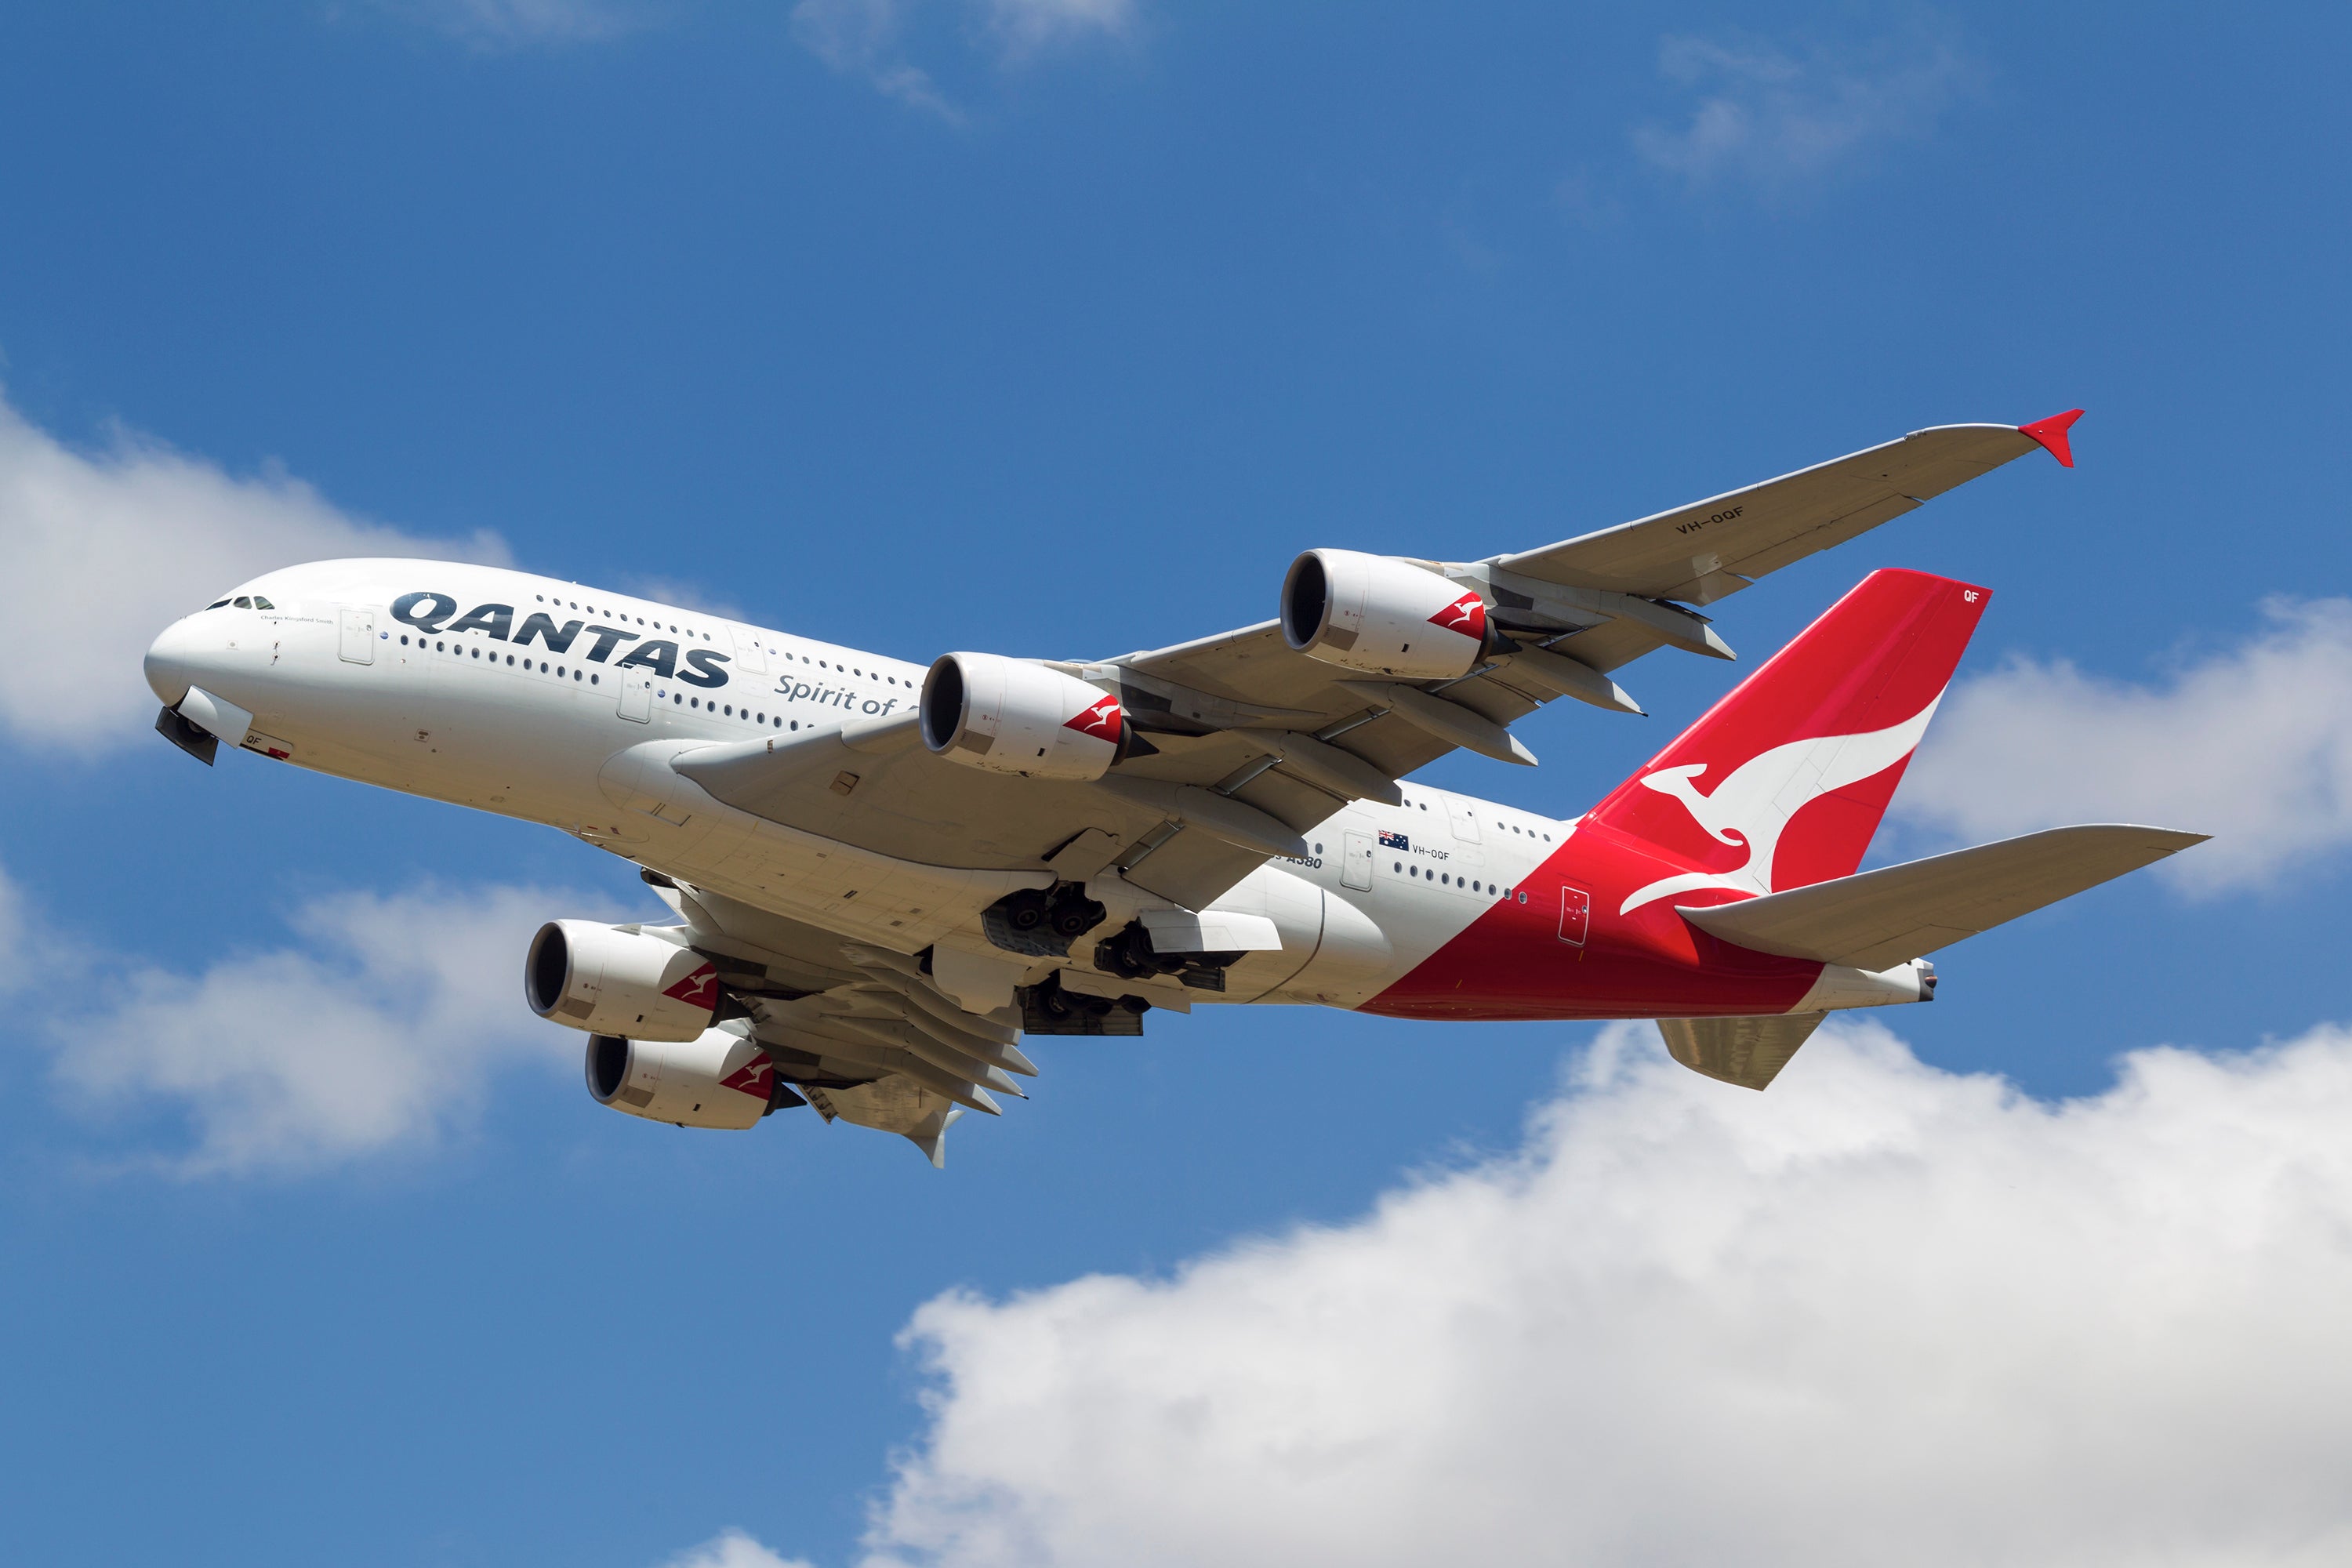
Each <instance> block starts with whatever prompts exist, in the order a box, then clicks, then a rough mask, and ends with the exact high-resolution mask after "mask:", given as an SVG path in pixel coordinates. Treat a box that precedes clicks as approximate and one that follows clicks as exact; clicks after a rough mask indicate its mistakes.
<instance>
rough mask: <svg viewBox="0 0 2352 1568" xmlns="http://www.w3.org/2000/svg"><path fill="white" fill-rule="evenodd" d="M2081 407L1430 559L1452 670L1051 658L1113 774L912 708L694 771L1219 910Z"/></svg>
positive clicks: (746, 803) (1932, 436) (743, 788)
mask: <svg viewBox="0 0 2352 1568" xmlns="http://www.w3.org/2000/svg"><path fill="white" fill-rule="evenodd" d="M2071 423H2072V416H2059V417H2058V418H2056V419H2053V420H2046V421H2043V422H2042V423H2041V424H2040V425H2038V426H2005V425H1954V426H1940V427H1937V428H1935V429H1930V430H1922V431H1918V432H1916V433H1914V434H1912V435H1910V436H1906V437H1903V438H1902V439H1901V440H1898V441H1890V442H1887V443H1885V445H1883V446H1878V447H1871V448H1870V449H1869V450H1867V451H1864V452H1858V453H1855V454H1853V456H1851V457H1847V458H1838V459H1837V460H1835V461H1833V462H1829V463H1823V464H1821V465H1819V466H1817V467H1815V468H1805V469H1801V470H1800V471H1798V472H1796V473H1793V474H1790V475H1787V476H1785V477H1784V478H1781V479H1772V480H1769V481H1767V482H1765V483H1763V484H1759V485H1754V486H1750V487H1748V489H1743V490H1736V491H1733V492H1731V493H1729V494H1727V495H1724V496H1717V497H1715V498H1712V499H1710V500H1705V501H1700V502H1696V503H1695V504H1693V505H1690V506H1685V507H1681V508H1677V509H1676V510H1673V511H1668V512H1661V513H1659V514H1657V515H1656V516H1654V517H1650V518H1644V519H1643V520H1641V521H1636V522H1630V523H1625V524H1622V525H1620V526H1618V527H1614V528H1608V529H1603V530H1601V531H1598V532H1594V533H1588V534H1584V535H1582V536H1580V537H1579V538H1576V539H1571V540H1569V541H1567V542H1564V543H1559V544H1554V545H1549V546H1547V547H1546V548H1544V549H1541V550H1532V551H1522V552H1516V553H1508V554H1502V555H1495V556H1490V557H1488V558H1486V560H1483V561H1475V562H1468V563H1436V562H1422V563H1416V564H1419V565H1422V566H1424V567H1428V568H1430V569H1432V570H1436V571H1442V572H1443V573H1444V574H1445V575H1446V576H1448V577H1450V578H1453V579H1454V580H1455V581H1456V582H1458V583H1460V584H1464V585H1465V586H1466V587H1468V588H1469V589H1471V590H1472V591H1475V592H1476V593H1478V594H1480V595H1482V596H1483V597H1484V598H1485V600H1486V603H1487V604H1488V605H1490V606H1492V609H1491V612H1490V614H1491V617H1492V619H1493V622H1494V624H1495V625H1496V626H1498V627H1500V628H1502V629H1503V630H1505V631H1506V632H1507V634H1508V638H1509V640H1508V641H1507V643H1505V644H1503V645H1502V647H1503V648H1504V650H1505V651H1502V652H1500V653H1499V654H1498V655H1497V656H1496V657H1494V658H1488V659H1486V661H1485V662H1483V663H1481V664H1480V665H1479V666H1478V667H1477V668H1474V669H1473V670H1472V671H1471V672H1470V673H1469V674H1468V675H1466V676H1465V677H1463V678H1461V679H1455V680H1451V681H1445V682H1395V681H1377V682H1376V681H1366V680H1363V679H1358V678H1355V677H1352V676H1350V675H1349V672H1348V671H1346V670H1343V669H1339V668H1335V667H1333V666H1331V665H1329V664H1326V663H1323V662H1321V661H1319V660H1317V659H1315V658H1309V657H1307V655H1305V654H1302V653H1298V652H1296V651H1294V650H1293V649H1292V648H1291V647H1289V646H1288V644H1287V643H1286V641H1285V640H1284V637H1283V635H1282V631H1281V628H1280V626H1279V624H1278V623H1277V622H1275V621H1265V622H1262V623H1260V624H1258V625H1256V626H1245V627H1243V628H1242V629H1240V630H1238V631H1233V632H1227V633H1223V634H1222V635H1220V636H1216V637H1203V638H1201V639H1199V640H1197V641H1194V642H1188V643H1180V644H1178V645H1176V646H1175V647H1164V648H1158V649H1152V650H1149V651H1142V652H1137V653H1131V654H1128V655H1126V656H1124V657H1121V658H1112V659H1107V660H1102V661H1099V662H1092V663H1062V664H1055V665H1054V666H1053V668H1057V669H1060V670H1062V671H1064V672H1065V673H1067V674H1070V675H1074V676H1076V677H1078V678H1079V679H1083V680H1087V681H1089V682H1092V683H1093V684H1095V685H1097V686H1098V687H1101V688H1103V689H1107V690H1109V691H1112V692H1114V693H1116V694H1117V695H1118V698H1119V699H1120V701H1121V704H1122V706H1123V707H1124V709H1125V710H1126V712H1127V714H1128V717H1129V721H1130V722H1131V723H1132V724H1133V725H1135V726H1136V727H1137V728H1138V729H1139V731H1142V732H1143V733H1144V734H1145V735H1146V736H1147V737H1148V740H1149V742H1150V745H1149V747H1147V748H1140V749H1139V752H1140V754H1132V755H1129V757H1128V758H1127V759H1126V760H1125V761H1123V762H1121V763H1119V764H1118V766H1117V767H1116V768H1115V769H1114V770H1113V772H1112V773H1110V774H1109V775H1108V776H1107V777H1106V778H1105V779H1103V780H1101V781H1099V782H1097V783H1091V784H1079V783H1066V782H1055V781H1050V780H1043V779H1028V778H1020V777H1013V776H1006V775H1000V774H992V773H982V772H979V771H977V770H973V769H970V768H966V767H964V766H962V765H961V764H960V763H954V762H950V761H948V760H946V759H944V758H942V757H940V756H937V755H934V754H932V753H931V752H929V751H927V750H926V749H924V748H923V747H922V746H920V745H919V744H918V743H917V733H916V731H915V728H914V724H913V718H912V716H911V715H902V716H899V717H898V718H896V719H889V720H880V721H855V722H852V723H850V724H848V725H845V727H844V728H843V729H842V730H841V731H835V732H826V733H824V734H821V735H816V736H810V737H803V738H801V739H798V740H794V741H781V742H780V741H775V740H765V741H754V742H745V743H742V744H740V745H734V746H714V747H709V748H706V749H704V750H702V751H698V752H691V753H689V754H688V755H686V756H684V757H681V758H680V759H679V760H678V761H677V763H676V764H675V765H676V767H677V771H678V772H680V773H685V774H687V775H688V777H691V778H693V779H694V780H696V781H697V782H698V784H701V785H702V787H703V788H705V789H706V790H708V791H709V793H710V794H711V795H715V796H716V797H718V798H719V799H720V800H722V801H726V802H727V803H729V804H730V805H736V806H738V807H740V808H741V809H743V810H746V811H750V812H752V813H754V814H756V815H759V816H765V817H768V818H769V819H771V820H772V821H776V822H780V823H783V824H786V825H788V826H793V827H797V828H801V829H803V830H805V831H808V832H812V833H816V834H821V835H823V836H824V837H830V838H835V839H838V840H841V841H844V842H846V843H850V844H854V845H856V846H858V847H861V848H866V849H871V850H875V851H877V852H878V853H882V854H887V855H891V856H896V857H898V858H902V859H907V860H912V861H918V862H921V863H924V864H928V865H934V866H953V867H966V868H1002V869H1022V870H1032V871H1034V870H1038V869H1045V870H1050V871H1052V872H1054V873H1055V875H1056V876H1058V877H1062V878H1066V879H1071V880H1083V879H1087V878H1089V877H1092V876H1095V875H1097V874H1098V873H1100V872H1101V871H1103V870H1104V869H1105V868H1116V869H1117V870H1118V872H1119V873H1120V874H1121V875H1122V876H1124V878H1125V879H1127V880H1128V881H1129V882H1130V883H1132V884H1134V885H1135V886H1137V887H1139V888H1140V889H1143V890H1145V891H1146V892H1148V893H1151V894H1154V895H1156V896H1158V897H1161V898H1165V899H1168V900H1171V901H1173V902H1175V903H1178V904H1181V905H1183V906H1185V907H1186V908H1190V909H1199V908H1201V907H1202V906H1203V905H1205V904H1206V903H1207V902H1209V901H1210V900H1213V899H1214V898H1215V897H1217V895H1218V894H1220V893H1222V892H1223V891H1224V890H1225V889H1229V888H1231V887H1232V886H1233V885H1234V883H1236V882H1238V881H1239V880H1240V879H1242V878H1244V877H1245V876H1247V875H1248V874H1249V872H1250V871H1251V870H1253V869H1254V868H1256V867H1257V866H1259V865H1262V864H1264V863H1265V861H1266V860H1267V859H1268V858H1271V857H1274V856H1276V855H1282V854H1304V853H1311V852H1312V841H1311V839H1310V838H1309V837H1307V836H1308V835H1311V834H1312V832H1313V831H1314V829H1315V828H1316V826H1318V824H1320V823H1322V822H1323V821H1325V820H1326V819H1327V818H1328V817H1329V816H1330V815H1331V814H1332V813H1333V812H1334V811H1336V810H1337V809H1339V806H1340V805H1342V804H1344V803H1345V802H1347V801H1349V800H1350V799H1388V800H1394V799H1396V798H1399V796H1398V795H1397V792H1396V786H1395V783H1394V781H1395V780H1397V779H1400V778H1402V777H1403V776H1405V775H1406V774H1408V773H1412V771H1413V770H1415V769H1417V768H1419V767H1422V766H1423V765H1424V764H1426V763H1429V762H1431V761H1433V760H1434V759H1435V758H1437V757H1440V756H1442V755H1444V753H1445V752H1449V751H1452V750H1454V748H1455V747H1457V746H1461V747H1467V748H1469V749H1472V750H1476V751H1480V752H1486V754H1489V755H1492V756H1496V757H1497V758H1501V759H1503V760H1506V761H1516V762H1525V763H1531V762H1533V761H1534V758H1533V757H1532V756H1531V755H1529V754H1528V752H1527V751H1526V749H1525V747H1523V746H1521V745H1520V744H1519V743H1518V742H1517V740H1516V739H1515V738H1514V737H1512V736H1511V734H1510V731H1509V726H1510V725H1511V723H1512V722H1513V721H1516V720H1517V719H1519V718H1521V717H1523V716H1524V715H1526V714H1528V713H1529V712H1532V711H1533V710H1535V709H1537V708H1538V707H1540V706H1542V705H1543V704H1545V703H1547V702H1549V701H1551V700H1554V699H1556V698H1559V697H1562V696H1569V697H1575V698H1577V699H1579V700H1582V701H1585V702H1588V703H1591V704H1593V705H1594V706H1598V707H1602V708H1608V709H1614V710H1623V711H1633V712H1639V711H1640V709H1639V708H1638V707H1637V706H1636V705H1635V704H1634V702H1633V699H1632V698H1630V697H1628V696H1627V695H1626V694H1625V692H1624V691H1623V690H1622V689H1620V688H1619V687H1618V686H1617V685H1616V684H1615V682H1614V681H1612V679H1609V678H1608V677H1609V672H1611V671H1614V670H1616V669H1619V668H1622V667H1623V666H1624V665H1626V664H1628V663H1630V662H1632V661H1633V660H1634V659H1636V658H1641V657H1642V656H1643V655H1644V654H1646V653H1649V652H1650V651H1652V650H1653V649H1654V648H1657V647H1666V646H1671V647H1680V648H1683V649H1685V650H1687V651H1691V652H1696V653H1702V654H1707V655H1712V656H1714V657H1718V658H1729V657H1731V650H1730V649H1729V648H1728V647H1726V646H1725V645H1724V643H1723V640H1722V639H1721V637H1718V636H1717V634H1716V633H1715V631H1714V630H1713V628H1712V627H1711V626H1709V624H1708V622H1707V620H1706V616H1701V615H1699V614H1697V613H1696V611H1693V610H1691V609H1688V608H1686V607H1685V606H1684V605H1679V604H1675V603H1672V602H1670V601H1674V600H1677V599H1679V600H1684V601H1686V602H1688V603H1691V604H1706V603H1711V602H1712V601H1714V600H1716V599H1719V598H1721V597H1723V596H1724V595H1727V594H1729V593H1733V592H1736V591H1737V590H1738V589H1739V588H1743V587H1746V586H1747V585H1748V584H1749V583H1751V582H1753V581H1754V580H1755V579H1756V578H1758V577H1759V576H1761V575H1763V574H1765V573H1767V572H1771V571H1776V570H1778V569H1779V568H1780V567H1781V566H1784V565H1787V564H1788V563H1790V562H1793V561H1797V560H1800V559H1802V558H1803V557H1804V556H1806V555H1810V554H1811V553H1813V552H1816V551H1820V550H1824V549H1827V548H1829V547H1830V546H1831V545H1832V544H1836V543H1839V542H1843V541H1844V540H1847V539H1851V538H1853V536H1854V535H1856V534H1858V533H1861V532H1863V531H1864V530H1867V529H1870V528H1873V527H1875V526H1876V525H1877V524H1879V523H1881V522H1884V521H1886V520H1887V519H1889V518H1892V517H1895V516H1899V515H1900V514H1901V513H1903V512H1906V511H1908V510H1911V509H1912V508H1914V507H1916V506H1917V505H1918V504H1919V503H1920V502H1921V501H1922V500H1927V498H1929V497H1932V496H1935V495H1938V494H1940V493H1942V492H1943V491H1945V490H1948V489H1951V488H1952V487H1954V486H1955V485H1958V484H1960V483H1963V482H1964V481H1966V480H1968V479H1973V478H1975V477H1977V476H1978V475H1979V474H1982V473H1985V472H1987V471H1989V470H1990V469H1991V468H1997V467H1999V466H2000V464H2002V463H2005V462H2008V461H2010V460H2011V458H2017V457H2020V456H2022V455H2023V454H2025V453H2027V452H2030V451H2032V450H2033V449H2034V448H2035V447H2036V445H2037V444H2038V445H2041V446H2042V447H2047V448H2048V449H2050V450H2052V451H2053V453H2054V454H2056V455H2057V456H2059V457H2060V458H2061V460H2062V461H2071V459H2070V458H2068V455H2067V453H2066V449H2065V440H2064V437H2065V427H2066V426H2067V425H2069V424H2071Z"/></svg>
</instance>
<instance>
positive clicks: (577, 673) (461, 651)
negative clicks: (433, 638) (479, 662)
mask: <svg viewBox="0 0 2352 1568" xmlns="http://www.w3.org/2000/svg"><path fill="white" fill-rule="evenodd" d="M400 646H401V647H407V646H408V635H407V634H406V633H405V632H404V633H402V634H401V638H400ZM416 647H417V649H418V651H420V652H422V651H423V650H424V648H425V639H424V638H423V637H418V638H417V639H416ZM432 647H433V651H434V652H435V653H454V654H456V655H457V657H458V658H465V657H466V656H467V654H468V653H471V654H472V656H473V657H474V658H481V657H482V650H481V648H480V647H473V648H470V649H469V648H467V647H466V645H465V644H463V643H446V642H436V643H435V644H433V645H432ZM506 658H507V662H508V663H509V664H512V663H513V662H514V661H515V656H514V655H512V654H509V655H507V656H506ZM490 662H491V663H492V664H496V663H498V662H499V656H498V654H497V652H496V651H495V650H493V651H492V653H491V654H490ZM522 667H523V668H525V669H529V668H530V660H529V659H524V660H523V661H522ZM539 672H540V673H541V675H545V674H546V673H547V672H548V670H547V661H546V660H544V659H541V661H540V665H539ZM571 674H572V679H574V680H577V679H580V678H581V677H582V676H583V675H588V684H589V685H591V686H600V685H602V684H603V683H604V680H603V678H602V677H601V676H596V675H590V674H588V672H587V671H586V670H580V669H575V670H572V672H571ZM563 676H564V667H563V666H562V665H560V664H559V665H557V666H556V667H555V678H556V679H558V680H561V679H563Z"/></svg>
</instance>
